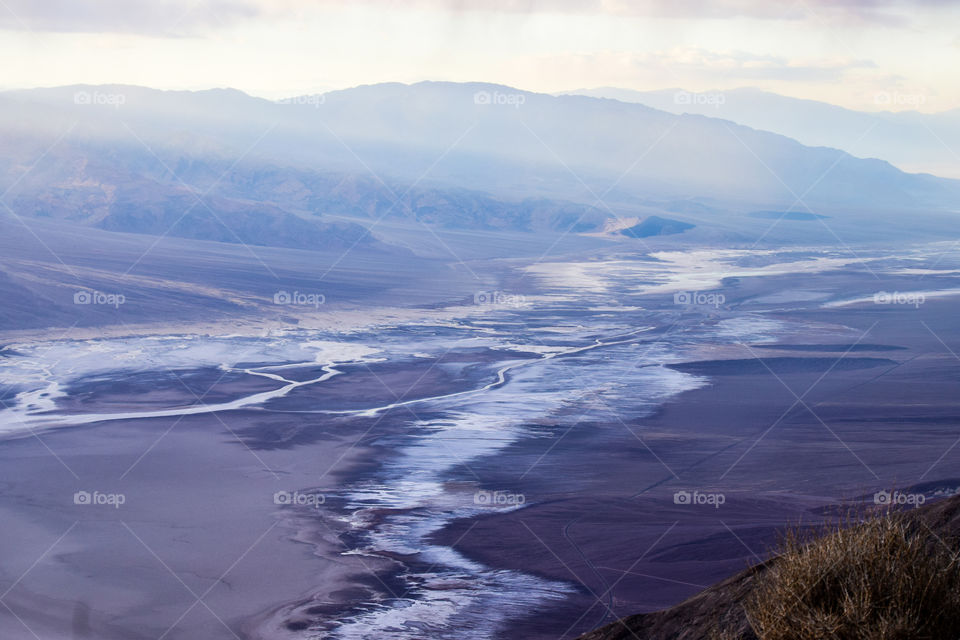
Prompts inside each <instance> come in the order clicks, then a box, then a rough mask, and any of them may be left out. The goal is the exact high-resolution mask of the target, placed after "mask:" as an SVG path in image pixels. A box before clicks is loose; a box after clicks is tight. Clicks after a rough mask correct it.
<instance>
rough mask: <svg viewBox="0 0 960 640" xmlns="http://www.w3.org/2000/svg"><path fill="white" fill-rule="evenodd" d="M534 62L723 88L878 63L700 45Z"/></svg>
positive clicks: (632, 79)
mask: <svg viewBox="0 0 960 640" xmlns="http://www.w3.org/2000/svg"><path fill="white" fill-rule="evenodd" d="M527 63H528V65H529V66H543V67H545V66H554V67H560V68H563V69H566V70H568V72H569V73H570V74H571V75H574V74H577V73H578V72H579V73H580V74H581V75H583V76H584V77H589V76H590V75H591V74H596V73H597V70H598V69H599V70H603V71H602V73H604V74H607V75H609V76H615V77H611V78H610V80H609V81H610V82H614V83H620V84H622V85H624V86H630V85H632V84H635V83H636V82H637V80H640V79H645V78H646V79H649V80H650V82H651V83H652V84H655V85H656V84H660V85H661V86H664V85H665V86H701V87H704V86H705V87H710V86H712V87H713V88H719V87H718V86H717V85H718V84H725V85H729V84H730V83H733V84H742V83H756V82H763V81H776V82H789V83H831V82H836V81H838V80H841V79H843V78H844V77H845V75H846V74H847V73H848V72H851V71H855V70H863V69H876V68H877V65H876V64H875V63H874V62H873V61H871V60H863V59H852V58H842V57H841V58H812V59H791V58H786V57H782V56H775V55H757V54H753V53H747V52H743V51H732V52H716V51H706V50H704V49H696V48H678V49H672V50H669V51H654V52H647V53H635V52H611V51H608V52H593V53H583V54H566V55H563V56H559V57H558V56H550V57H541V58H539V59H538V61H536V62H534V61H532V60H528V61H527Z"/></svg>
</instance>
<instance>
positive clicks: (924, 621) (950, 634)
mask: <svg viewBox="0 0 960 640" xmlns="http://www.w3.org/2000/svg"><path fill="white" fill-rule="evenodd" d="M847 525H849V526H847ZM745 606H746V611H747V616H748V618H749V620H750V624H751V626H752V627H753V629H754V631H755V632H756V634H757V635H758V636H759V637H760V639H761V640H811V639H813V638H817V639H823V640H944V639H951V640H953V639H957V638H960V563H958V558H957V557H956V555H955V554H954V553H952V552H951V551H950V550H949V549H948V548H947V547H946V545H945V544H943V543H942V542H941V541H939V540H937V538H936V537H935V536H933V534H932V533H931V532H930V531H929V530H928V529H926V527H924V526H923V525H922V524H919V523H917V522H915V521H910V520H907V519H905V518H904V517H902V516H901V515H898V514H896V513H887V514H885V515H882V516H879V517H876V518H873V519H871V520H868V521H866V522H863V523H855V524H850V523H845V524H844V525H841V526H836V527H833V528H830V529H829V530H827V531H825V532H824V534H823V536H822V537H820V538H818V539H816V540H814V541H812V542H809V541H808V540H805V539H803V537H802V536H801V535H800V534H797V533H793V534H790V535H788V536H787V537H786V539H785V541H784V544H783V549H782V550H781V555H780V557H779V558H778V559H777V560H776V561H774V562H773V563H772V565H771V566H770V569H769V571H768V572H767V575H765V576H763V578H762V579H761V580H760V581H759V582H758V585H757V588H756V589H755V591H754V593H753V594H752V595H751V597H750V598H749V599H748V601H747V602H746V605H745Z"/></svg>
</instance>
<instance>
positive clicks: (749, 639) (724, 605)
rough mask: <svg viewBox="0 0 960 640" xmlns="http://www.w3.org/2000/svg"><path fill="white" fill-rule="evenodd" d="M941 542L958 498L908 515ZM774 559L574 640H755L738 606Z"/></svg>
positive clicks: (959, 521) (958, 525)
mask: <svg viewBox="0 0 960 640" xmlns="http://www.w3.org/2000/svg"><path fill="white" fill-rule="evenodd" d="M910 517H915V518H919V519H920V520H921V521H922V522H923V523H924V524H926V525H927V526H928V527H929V528H930V529H931V531H932V532H933V533H934V534H936V535H937V536H939V537H940V538H942V539H944V540H948V539H950V538H956V537H957V536H958V535H960V496H954V497H952V498H949V499H947V500H942V501H940V502H935V503H933V504H930V505H925V506H923V507H920V508H919V509H917V510H915V511H913V512H911V513H910ZM774 562H776V559H775V558H774V559H772V560H769V561H767V562H765V563H763V564H760V565H756V566H754V567H751V568H750V569H747V570H746V571H743V572H741V573H738V574H737V575H735V576H733V577H731V578H728V579H726V580H724V581H723V582H720V583H718V584H715V585H713V586H712V587H710V588H709V589H706V590H704V591H702V592H700V593H698V594H697V595H695V596H693V597H692V598H690V599H689V600H686V601H685V602H681V603H680V604H678V605H676V606H674V607H671V608H669V609H665V610H663V611H657V612H654V613H645V614H640V615H635V616H628V617H626V618H622V619H620V620H618V621H617V622H614V623H612V624H609V625H607V626H605V627H601V628H600V629H597V630H595V631H591V632H590V633H587V634H585V635H582V636H580V638H578V640H704V639H705V638H710V637H711V634H713V633H715V632H716V631H717V630H719V629H723V630H726V631H735V633H736V637H738V638H739V639H740V640H756V638H757V636H756V635H755V634H754V633H753V630H752V629H751V628H750V625H749V624H748V623H747V619H746V615H745V613H744V609H743V606H742V604H741V603H743V602H744V600H745V598H746V597H747V595H748V594H749V593H750V592H751V590H752V589H753V588H754V586H755V585H756V582H757V579H758V577H759V576H761V575H763V573H764V572H765V571H766V569H767V567H768V566H770V564H772V563H774Z"/></svg>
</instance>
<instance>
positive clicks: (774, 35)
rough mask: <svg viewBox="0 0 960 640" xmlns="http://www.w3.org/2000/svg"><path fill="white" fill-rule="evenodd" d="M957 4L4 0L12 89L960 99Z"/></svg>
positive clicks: (922, 0) (943, 106) (849, 0)
mask: <svg viewBox="0 0 960 640" xmlns="http://www.w3.org/2000/svg"><path fill="white" fill-rule="evenodd" d="M958 19H960V1H957V0H915V1H913V2H900V1H898V0H799V1H797V2H791V1H789V0H787V1H784V2H779V1H776V0H766V1H764V0H713V1H707V0H552V1H549V2H548V1H539V0H488V1H487V2H467V1H465V0H410V1H408V2H399V1H390V0H350V1H346V0H0V56H2V58H3V60H4V61H5V63H4V65H3V71H2V72H0V87H2V88H26V87H36V86H57V85H69V84H79V83H84V84H110V83H122V84H137V85H144V86H150V87H155V88H160V89H205V88H211V87H233V88H236V89H240V90H242V91H245V92H247V93H250V94H252V95H258V96H263V97H267V98H282V97H286V96H291V95H303V94H307V93H316V92H322V91H326V90H330V89H338V88H346V87H352V86H356V85H359V84H370V83H377V82H390V81H396V82H417V81H421V80H451V81H462V82H466V81H483V82H496V83H501V84H506V85H510V86H514V87H519V88H522V89H526V90H530V91H542V92H560V91H567V90H575V89H581V88H595V87H621V88H627V89H637V90H654V89H667V88H683V89H686V90H688V91H723V90H729V89H733V88H738V87H756V88H760V89H765V90H768V91H774V92H777V93H782V94H785V95H789V96H794V97H800V98H808V99H813V100H822V101H825V102H831V103H834V104H839V105H842V106H845V107H848V108H852V109H857V110H864V111H875V110H881V109H891V110H901V109H918V110H920V111H925V112H937V111H944V110H947V109H954V108H960V82H957V81H956V70H957V69H960V32H958V30H957V29H956V28H955V27H956V25H957V24H960V20H958Z"/></svg>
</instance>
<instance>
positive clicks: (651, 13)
mask: <svg viewBox="0 0 960 640" xmlns="http://www.w3.org/2000/svg"><path fill="white" fill-rule="evenodd" d="M785 4H786V5H787V6H786V7H785V6H784V5H785ZM358 5H367V6H372V7H383V8H391V9H398V10H403V9H415V8H419V9H435V10H442V11H449V12H452V13H463V12H488V13H489V12H499V13H547V14H556V13H560V14H585V15H587V14H597V15H615V16H618V15H619V16H648V17H659V18H675V19H680V20H720V19H731V18H744V17H745V18H757V19H768V20H808V21H821V22H823V21H825V22H834V23H836V22H844V23H881V24H888V25H900V24H908V23H909V22H910V17H911V15H912V14H913V13H916V12H917V11H920V10H926V9H931V10H935V9H937V8H941V7H950V6H951V0H912V1H907V0H799V1H798V2H795V3H777V2H773V1H771V0H684V1H679V0H482V1H480V0H2V2H0V29H7V30H21V31H22V30H29V31H52V32H89V33H137V34H146V35H161V36H176V35H189V34H194V33H202V32H204V31H208V30H211V29H217V28H219V27H225V26H230V25H232V24H234V23H236V22H238V21H243V20H251V19H256V18H260V19H264V18H267V19H269V18H277V17H284V16H296V15H298V14H299V13H300V12H303V11H307V10H315V9H343V8H347V7H356V6H358Z"/></svg>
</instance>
